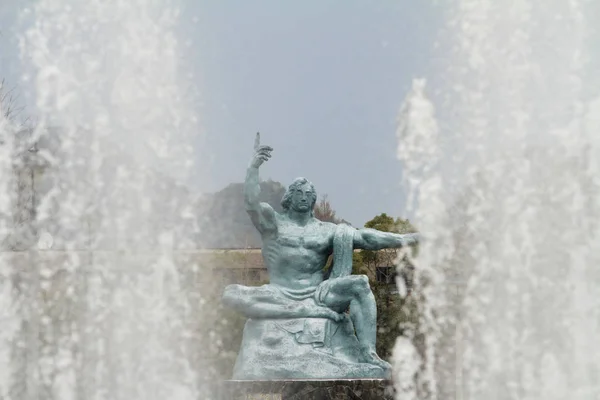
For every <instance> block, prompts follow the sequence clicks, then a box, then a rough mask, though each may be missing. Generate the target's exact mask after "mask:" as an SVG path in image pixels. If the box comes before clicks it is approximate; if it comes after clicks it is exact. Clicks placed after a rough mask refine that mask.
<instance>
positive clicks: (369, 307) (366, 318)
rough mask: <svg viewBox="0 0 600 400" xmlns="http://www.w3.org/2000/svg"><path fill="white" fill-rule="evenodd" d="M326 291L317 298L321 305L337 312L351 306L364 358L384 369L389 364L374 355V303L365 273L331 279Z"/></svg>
mask: <svg viewBox="0 0 600 400" xmlns="http://www.w3.org/2000/svg"><path fill="white" fill-rule="evenodd" d="M328 286H329V288H328V291H327V293H326V294H325V295H324V296H322V298H321V299H320V300H321V301H322V302H323V304H324V305H326V306H327V307H330V308H332V309H334V310H336V311H338V312H343V311H345V310H346V309H347V308H348V306H350V318H351V319H352V322H353V324H354V329H355V330H356V338H357V339H358V341H359V343H360V344H361V347H362V348H363V356H364V357H365V361H368V362H371V363H374V364H376V365H379V366H381V367H382V368H384V369H388V368H390V365H389V364H388V363H386V362H385V361H383V360H381V359H380V358H379V357H378V356H377V352H376V348H375V343H376V340H377V305H376V304H375V296H373V292H372V291H371V287H370V286H369V278H367V276H366V275H350V276H345V277H341V278H335V279H332V280H331V281H330V282H329V285H328Z"/></svg>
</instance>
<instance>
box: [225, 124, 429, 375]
mask: <svg viewBox="0 0 600 400" xmlns="http://www.w3.org/2000/svg"><path fill="white" fill-rule="evenodd" d="M254 147H255V154H254V157H253V159H252V161H251V164H250V166H249V168H248V171H247V175H246V182H245V187H244V197H245V205H246V210H247V212H248V214H249V215H250V218H251V220H252V222H253V224H254V226H255V227H256V228H257V229H258V231H259V232H260V234H261V237H262V241H263V247H262V255H263V258H264V262H265V265H266V268H267V270H268V273H269V278H270V283H269V284H266V285H263V286H259V287H246V286H242V285H229V286H227V287H226V288H225V291H224V294H223V302H224V304H226V305H227V306H230V307H232V308H234V309H235V310H237V311H238V312H240V313H242V314H244V315H245V316H246V317H248V318H249V319H248V321H247V322H246V325H245V328H244V333H243V339H242V344H241V349H240V352H239V354H238V358H237V361H236V365H235V368H234V374H233V375H234V376H233V379H243V380H244V379H311V378H312V379H317V378H329V379H332V378H338V379H339V378H386V377H388V376H389V372H390V364H389V363H387V362H386V361H384V360H382V359H381V358H380V357H379V356H378V355H377V353H376V351H375V341H376V334H377V308H376V304H375V297H374V296H373V293H372V292H371V289H370V287H369V280H368V278H367V276H366V275H351V272H352V254H353V250H354V249H368V250H379V249H384V248H400V247H403V246H407V245H410V244H414V243H416V242H417V240H418V237H417V234H404V235H402V234H395V233H389V232H381V231H377V230H373V229H354V228H352V227H350V226H349V225H345V224H340V225H336V224H333V223H328V222H322V221H319V220H318V219H316V218H314V216H313V208H314V206H315V203H316V199H317V194H316V192H315V188H314V186H313V184H312V183H311V182H309V181H307V180H306V179H304V178H297V179H296V180H294V182H293V183H292V184H291V185H290V186H289V188H288V189H287V191H286V193H285V195H284V196H283V199H282V202H281V205H282V207H283V210H284V211H283V213H281V214H279V213H277V212H275V210H273V208H272V207H271V206H270V205H268V204H266V203H261V202H259V200H258V199H259V194H260V186H259V175H258V169H259V167H260V166H261V165H262V164H263V162H265V161H267V160H268V159H269V158H270V157H271V152H272V151H273V149H272V148H271V147H269V146H261V145H260V136H259V135H258V134H257V138H256V141H255V146H254ZM332 254H333V264H332V266H331V268H330V269H329V270H328V272H327V273H325V272H324V271H323V270H324V267H325V264H326V262H327V260H328V258H329V256H330V255H332Z"/></svg>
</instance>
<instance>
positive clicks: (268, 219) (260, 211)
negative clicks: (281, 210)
mask: <svg viewBox="0 0 600 400" xmlns="http://www.w3.org/2000/svg"><path fill="white" fill-rule="evenodd" d="M271 151H273V148H272V147H270V146H261V145H260V134H259V133H257V134H256V140H255V142H254V156H253V157H252V161H250V165H249V166H248V170H247V172H246V181H245V183H244V205H245V207H246V211H247V212H248V215H250V219H251V220H252V223H253V224H254V226H255V227H256V229H258V230H259V231H260V232H261V233H262V232H265V231H269V230H274V229H276V224H275V210H273V208H272V207H271V206H270V205H269V204H267V203H261V202H260V200H259V196H260V180H259V176H258V169H259V167H260V166H261V165H262V163H264V162H265V161H268V160H269V158H271Z"/></svg>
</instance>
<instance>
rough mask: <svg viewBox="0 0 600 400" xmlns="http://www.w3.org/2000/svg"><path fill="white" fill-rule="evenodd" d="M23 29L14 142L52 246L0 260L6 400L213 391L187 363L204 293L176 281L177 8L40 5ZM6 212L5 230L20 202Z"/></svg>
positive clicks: (129, 0) (180, 191)
mask: <svg viewBox="0 0 600 400" xmlns="http://www.w3.org/2000/svg"><path fill="white" fill-rule="evenodd" d="M22 16H23V17H24V20H26V21H30V22H28V23H27V25H28V26H27V28H26V29H25V33H24V34H23V35H22V37H21V50H22V56H23V57H22V59H23V64H24V69H25V71H27V72H26V74H25V78H26V79H27V80H28V81H30V82H31V83H32V84H33V89H34V95H33V98H34V99H35V106H36V109H37V115H38V124H37V125H36V127H35V129H33V130H32V131H28V132H26V133H27V134H28V135H24V134H23V135H21V137H24V138H25V139H24V140H25V141H26V148H27V150H28V154H29V157H30V159H31V160H33V161H32V162H33V164H31V165H29V167H30V169H29V170H28V171H29V172H30V173H31V176H30V178H31V179H29V175H28V176H27V179H28V180H27V182H29V183H31V187H32V189H31V192H32V193H33V194H32V196H31V198H30V199H29V200H30V201H31V203H32V209H33V211H32V212H33V214H32V217H33V218H32V220H31V221H30V222H29V226H31V228H32V230H33V238H34V239H35V240H37V238H39V237H40V236H43V237H44V238H48V237H49V238H51V239H50V240H48V239H44V240H43V241H42V243H40V245H41V246H42V247H44V248H41V249H39V250H36V244H35V240H34V241H33V242H32V243H28V244H27V246H26V249H28V251H26V252H21V253H9V254H8V255H6V253H5V256H4V257H3V258H2V260H1V262H2V265H1V271H2V272H1V274H0V277H1V278H2V282H1V283H2V286H1V287H0V289H2V290H1V291H0V292H1V293H2V294H1V297H0V307H2V308H1V309H2V312H3V314H2V320H3V326H13V327H15V328H14V329H13V330H8V329H7V330H4V329H3V337H2V338H1V339H2V343H0V363H1V364H0V365H1V367H2V368H1V369H2V375H0V379H1V380H0V388H1V389H0V390H1V391H0V397H3V398H6V399H17V398H29V399H36V398H60V399H70V398H74V399H91V398H94V399H102V398H106V399H165V398H173V399H196V398H199V394H200V393H203V394H204V395H205V396H207V394H206V392H203V390H204V389H205V388H204V387H203V385H204V382H205V379H210V377H208V376H204V375H205V373H206V372H207V371H204V370H199V369H198V368H201V367H203V366H202V364H201V363H199V362H198V360H193V359H192V356H191V355H192V354H194V355H196V354H198V351H192V350H191V349H192V343H191V339H190V338H192V337H194V332H193V330H194V327H195V324H197V319H198V318H200V317H201V315H194V314H195V313H198V312H199V311H200V310H199V309H198V306H197V305H193V304H191V303H190V301H189V300H190V298H191V297H190V296H191V295H190V290H200V289H198V288H193V289H190V288H189V287H188V286H186V284H184V283H183V282H182V278H181V277H182V276H185V275H186V274H189V270H191V269H192V268H191V267H192V266H190V265H188V264H186V260H185V259H183V258H182V257H180V256H178V255H177V252H176V250H177V249H179V248H181V247H185V246H187V245H189V244H190V242H191V239H192V234H193V230H194V221H193V213H190V211H189V206H190V205H191V203H190V195H189V193H187V191H186V190H185V186H184V185H183V184H182V183H186V182H187V180H188V179H189V176H190V173H191V171H192V166H193V163H192V161H193V158H192V147H191V144H192V140H193V137H194V135H195V132H196V129H197V128H196V125H197V123H196V117H195V116H194V114H193V112H192V109H191V106H192V104H191V101H190V100H191V99H190V96H189V93H188V89H187V87H188V83H187V82H186V81H185V79H183V78H182V77H187V76H188V74H187V71H186V70H185V66H184V65H181V63H180V53H181V50H182V49H181V47H180V44H179V41H178V38H177V32H176V26H177V21H178V18H179V15H178V12H177V4H176V2H174V1H169V0H165V1H154V0H117V1H111V2H105V1H101V0H91V1H85V2H81V1H78V0H67V1H64V0H40V1H37V2H35V3H34V4H33V5H32V6H31V8H29V9H27V8H26V9H23V11H22ZM0 128H1V129H2V132H5V131H6V123H5V121H4V120H2V121H0ZM14 148H15V146H7V145H5V146H3V147H2V151H9V152H12V153H11V155H10V157H7V158H2V160H3V161H2V169H1V171H0V184H3V185H4V183H6V182H8V183H7V184H14V183H15V181H17V183H18V182H20V181H19V179H21V178H22V177H20V176H18V177H15V176H14V173H13V170H12V165H10V160H14V159H15V157H16V153H15V151H14ZM5 160H9V161H8V162H5ZM4 164H7V165H4ZM5 177H6V179H4V178H5ZM34 186H35V187H34ZM5 193H8V191H6V192H5ZM36 196H37V197H36ZM1 198H2V200H3V201H2V202H1V203H0V207H1V208H2V209H1V210H0V214H1V215H2V223H3V225H5V224H4V222H5V219H6V220H7V221H8V220H9V219H10V218H9V217H6V218H4V216H5V215H7V216H9V215H11V211H12V210H10V207H12V206H13V205H12V204H8V205H6V204H4V203H10V201H9V200H14V199H11V198H10V197H9V196H2V197H1ZM5 205H6V207H5ZM7 224H8V225H10V221H8V222H7ZM49 247H50V248H49ZM186 268H189V270H186ZM195 295H198V293H195ZM7 312H8V313H9V314H10V315H6V314H5V313H7ZM4 321H6V323H7V325H4V323H5V322H4ZM195 346H198V344H197V343H196V344H195Z"/></svg>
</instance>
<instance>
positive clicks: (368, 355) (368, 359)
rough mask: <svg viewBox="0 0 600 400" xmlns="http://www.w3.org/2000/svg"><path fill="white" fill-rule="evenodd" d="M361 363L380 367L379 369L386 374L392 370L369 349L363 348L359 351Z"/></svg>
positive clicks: (388, 364)
mask: <svg viewBox="0 0 600 400" xmlns="http://www.w3.org/2000/svg"><path fill="white" fill-rule="evenodd" d="M361 356H362V357H361V358H362V359H361V361H362V362H364V363H367V364H373V365H377V366H378V367H380V368H381V369H383V370H384V371H385V372H386V373H387V372H389V371H391V370H392V365H391V364H390V363H389V362H387V361H384V360H382V359H381V357H379V356H378V355H377V352H376V351H375V349H372V348H369V347H363V348H362V349H361Z"/></svg>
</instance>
